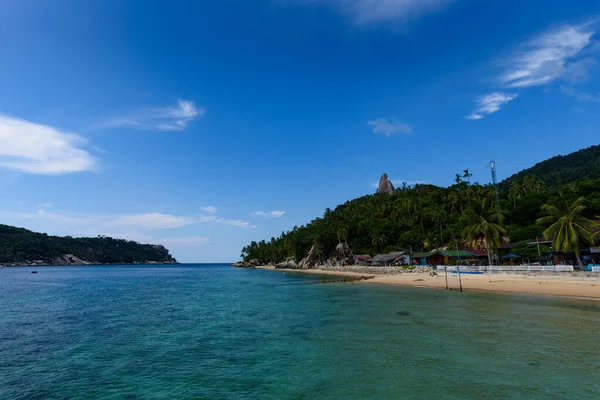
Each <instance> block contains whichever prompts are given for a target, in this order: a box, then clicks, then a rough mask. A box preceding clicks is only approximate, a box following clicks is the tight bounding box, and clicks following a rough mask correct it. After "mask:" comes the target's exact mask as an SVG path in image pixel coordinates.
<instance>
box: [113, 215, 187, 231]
mask: <svg viewBox="0 0 600 400" xmlns="http://www.w3.org/2000/svg"><path fill="white" fill-rule="evenodd" d="M195 222H196V220H195V219H194V218H191V217H180V216H176V215H170V214H162V213H148V214H132V215H122V216H120V217H117V218H115V219H114V220H112V221H108V222H107V225H114V226H131V227H136V228H138V229H172V228H181V227H182V226H186V225H191V224H194V223H195Z"/></svg>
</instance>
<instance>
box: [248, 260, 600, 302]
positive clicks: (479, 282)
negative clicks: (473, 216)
mask: <svg viewBox="0 0 600 400" xmlns="http://www.w3.org/2000/svg"><path fill="white" fill-rule="evenodd" d="M257 269H269V270H275V267H273V266H262V267H257ZM277 271H283V272H297V273H309V274H324V275H338V276H354V277H358V276H365V275H369V274H363V273H356V272H340V271H328V270H322V269H309V270H297V269H277ZM448 282H449V286H450V287H451V288H458V278H457V277H456V275H454V276H452V274H448ZM359 283H360V284H385V285H399V286H415V287H431V288H445V287H446V280H445V277H444V275H443V274H441V275H438V276H430V275H429V274H418V273H410V274H408V273H407V274H397V275H377V276H375V278H373V279H371V280H368V281H361V282H359ZM462 286H463V290H484V291H494V292H511V293H532V294H542V295H551V296H568V297H582V298H594V299H600V276H599V277H583V276H582V277H577V276H572V275H565V276H560V275H536V276H534V275H524V274H483V275H468V274H463V275H462Z"/></svg>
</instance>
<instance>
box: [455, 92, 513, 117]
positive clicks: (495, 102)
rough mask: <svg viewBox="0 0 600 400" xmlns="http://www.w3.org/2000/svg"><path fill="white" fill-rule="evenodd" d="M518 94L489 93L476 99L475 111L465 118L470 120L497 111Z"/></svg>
mask: <svg viewBox="0 0 600 400" xmlns="http://www.w3.org/2000/svg"><path fill="white" fill-rule="evenodd" d="M518 96H519V95H518V94H514V93H499V92H495V93H490V94H488V95H486V96H483V97H482V98H480V99H479V100H478V101H477V107H476V109H475V112H474V113H473V114H471V115H469V116H467V117H466V118H467V119H471V120H477V119H482V118H483V117H484V116H485V115H489V114H493V113H495V112H497V111H499V110H500V107H501V106H503V105H504V104H507V103H508V102H511V101H513V100H514V99H516V98H517V97H518Z"/></svg>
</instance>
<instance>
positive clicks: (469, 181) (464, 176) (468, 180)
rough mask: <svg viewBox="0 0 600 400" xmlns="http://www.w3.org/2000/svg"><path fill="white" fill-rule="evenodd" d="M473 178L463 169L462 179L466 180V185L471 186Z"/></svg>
mask: <svg viewBox="0 0 600 400" xmlns="http://www.w3.org/2000/svg"><path fill="white" fill-rule="evenodd" d="M472 177H473V174H472V173H470V172H469V170H468V169H465V170H464V171H463V178H465V179H466V180H467V183H468V184H469V185H470V184H471V178H472Z"/></svg>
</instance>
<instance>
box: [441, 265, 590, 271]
mask: <svg viewBox="0 0 600 400" xmlns="http://www.w3.org/2000/svg"><path fill="white" fill-rule="evenodd" d="M437 268H438V269H439V270H442V271H443V270H444V268H448V271H453V272H454V271H456V267H455V266H443V265H438V267H437ZM459 268H460V271H461V272H510V271H514V272H538V271H541V272H573V271H574V267H573V266H572V265H483V266H460V267H459ZM592 268H598V270H594V272H600V267H592Z"/></svg>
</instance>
